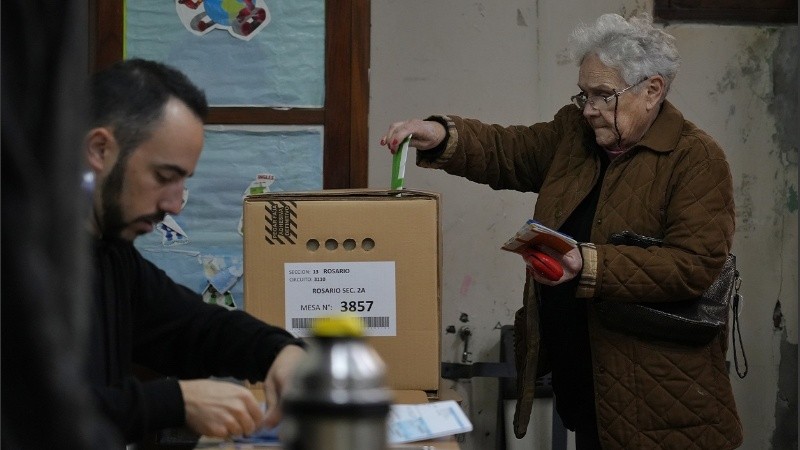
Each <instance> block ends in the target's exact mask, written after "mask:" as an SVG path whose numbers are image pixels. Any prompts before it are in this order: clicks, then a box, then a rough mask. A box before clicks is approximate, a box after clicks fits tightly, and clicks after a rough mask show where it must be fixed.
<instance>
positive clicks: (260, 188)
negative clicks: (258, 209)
mask: <svg viewBox="0 0 800 450" xmlns="http://www.w3.org/2000/svg"><path fill="white" fill-rule="evenodd" d="M274 182H275V175H273V174H271V173H259V174H258V175H256V179H255V180H253V182H252V183H250V186H247V189H245V190H244V194H242V201H244V199H245V197H247V196H248V195H259V194H264V193H266V192H269V185H270V184H272V183H274ZM237 230H238V231H239V234H240V235H242V236H244V212H243V213H242V215H241V216H239V226H238V227H237Z"/></svg>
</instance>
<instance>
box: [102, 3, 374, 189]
mask: <svg viewBox="0 0 800 450" xmlns="http://www.w3.org/2000/svg"><path fill="white" fill-rule="evenodd" d="M123 8H124V1H123V0H89V11H90V27H89V33H90V36H89V46H90V48H89V60H90V66H91V69H92V70H93V71H95V70H98V69H102V68H104V67H107V66H108V65H110V64H112V63H114V62H116V61H119V60H121V59H122V43H123V39H124V36H123V35H122V33H123V17H124V14H123ZM369 32H370V1H369V0H325V104H324V106H323V107H322V108H291V109H286V110H282V109H275V108H270V107H212V108H210V111H209V116H208V120H207V123H208V124H224V125H239V124H248V125H321V126H323V127H324V131H323V147H322V148H323V188H324V189H344V188H363V187H367V176H368V151H367V148H368V144H367V140H368V132H367V115H368V113H369Z"/></svg>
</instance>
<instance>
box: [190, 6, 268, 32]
mask: <svg viewBox="0 0 800 450" xmlns="http://www.w3.org/2000/svg"><path fill="white" fill-rule="evenodd" d="M175 10H176V11H177V12H178V17H180V19H181V22H183V26H185V27H186V29H187V30H189V31H190V32H192V33H194V34H196V35H198V36H202V35H204V34H206V33H208V32H211V31H212V30H215V29H219V30H227V31H228V32H229V33H230V34H231V36H233V37H235V38H238V39H242V40H245V41H249V40H250V39H252V38H253V36H255V35H256V34H257V33H258V32H259V31H261V30H262V29H263V28H264V27H265V26H266V25H267V24H268V23H269V20H270V15H269V9H267V5H266V3H265V2H264V0H176V1H175Z"/></svg>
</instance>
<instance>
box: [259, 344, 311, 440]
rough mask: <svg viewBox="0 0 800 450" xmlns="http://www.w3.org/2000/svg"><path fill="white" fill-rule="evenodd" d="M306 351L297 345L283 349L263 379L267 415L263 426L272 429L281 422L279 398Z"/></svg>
mask: <svg viewBox="0 0 800 450" xmlns="http://www.w3.org/2000/svg"><path fill="white" fill-rule="evenodd" d="M305 356H306V351H305V350H303V349H302V348H301V347H299V346H297V345H287V346H286V347H284V348H283V349H282V350H281V351H280V353H278V356H276V357H275V361H274V362H273V363H272V366H271V367H270V368H269V372H267V378H266V379H264V400H265V402H266V404H267V415H266V417H265V418H264V423H263V425H264V426H266V427H267V428H272V427H274V426H276V425H278V422H280V420H281V416H282V411H281V398H282V397H283V394H284V393H285V392H286V389H287V388H288V387H289V383H290V381H291V378H292V375H293V374H294V370H295V368H297V365H298V364H299V363H300V361H301V360H302V359H303V358H305Z"/></svg>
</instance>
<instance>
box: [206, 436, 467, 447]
mask: <svg viewBox="0 0 800 450" xmlns="http://www.w3.org/2000/svg"><path fill="white" fill-rule="evenodd" d="M248 445H249V446H248ZM195 448H199V449H215V450H241V449H244V448H254V449H256V448H282V447H281V446H280V444H236V443H232V442H225V441H220V440H219V439H210V438H205V437H203V438H200V441H199V442H198V443H197V447H195ZM460 448H461V447H460V446H459V445H458V442H456V439H455V437H453V436H450V437H448V438H442V439H434V440H428V441H420V442H409V443H407V444H397V445H392V446H389V449H391V450H459V449H460Z"/></svg>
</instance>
